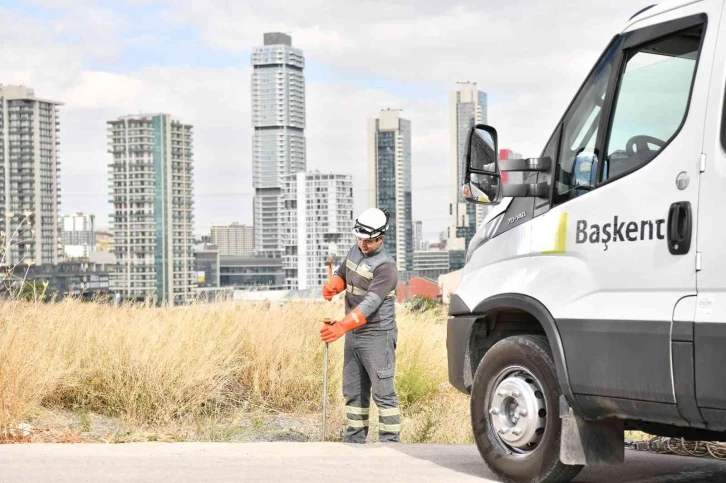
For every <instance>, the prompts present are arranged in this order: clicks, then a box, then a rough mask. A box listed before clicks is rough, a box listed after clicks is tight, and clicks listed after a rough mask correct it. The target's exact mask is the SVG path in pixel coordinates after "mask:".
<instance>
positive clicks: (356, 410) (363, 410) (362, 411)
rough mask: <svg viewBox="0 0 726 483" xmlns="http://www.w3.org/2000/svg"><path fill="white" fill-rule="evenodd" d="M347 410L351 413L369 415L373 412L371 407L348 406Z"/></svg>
mask: <svg viewBox="0 0 726 483" xmlns="http://www.w3.org/2000/svg"><path fill="white" fill-rule="evenodd" d="M345 412H346V413H349V414H362V415H368V414H370V413H371V408H358V407H355V406H346V407H345Z"/></svg>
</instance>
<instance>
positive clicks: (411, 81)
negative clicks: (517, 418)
mask: <svg viewBox="0 0 726 483" xmlns="http://www.w3.org/2000/svg"><path fill="white" fill-rule="evenodd" d="M0 9H2V13H3V14H4V15H5V16H6V17H8V18H13V19H14V22H13V24H12V25H8V26H7V28H6V29H4V32H3V33H2V35H4V36H3V40H4V48H3V51H2V52H0V81H1V82H2V83H3V84H24V85H27V86H31V87H33V88H34V89H35V90H36V92H38V93H41V95H42V96H43V97H48V98H51V99H57V100H59V101H61V102H64V104H65V106H64V108H63V110H62V115H63V127H62V133H61V138H62V148H63V154H62V159H63V166H62V183H63V186H64V189H63V192H62V193H61V206H62V208H63V212H66V213H70V212H75V211H85V212H90V213H94V214H95V215H96V217H97V218H96V219H97V223H98V225H99V228H105V227H104V226H103V225H104V224H105V220H107V218H108V214H109V213H110V210H109V208H108V206H107V200H106V190H105V189H104V188H103V187H104V186H105V180H106V176H105V166H104V163H103V162H102V161H101V160H103V159H104V154H105V132H104V131H103V129H100V128H99V127H98V126H99V124H103V122H104V121H105V120H107V119H113V118H115V117H118V116H120V115H124V114H128V113H134V112H138V111H142V112H149V111H151V112H153V111H157V112H174V113H175V114H176V115H178V116H179V117H180V118H181V119H184V120H185V121H186V122H190V123H192V124H194V125H195V126H198V129H197V132H196V136H195V141H196V144H197V147H198V149H197V150H196V154H197V157H198V159H204V160H207V162H206V163H205V164H204V165H202V164H200V165H199V166H197V172H196V173H195V175H196V180H197V187H198V189H197V193H196V198H195V200H196V202H197V218H198V220H199V222H198V223H197V226H196V230H195V231H196V233H197V234H201V233H208V232H209V229H210V227H211V225H213V224H224V223H229V222H230V221H232V220H238V221H239V222H241V223H248V224H251V223H252V196H253V190H252V187H251V183H250V180H251V177H252V160H251V155H250V153H251V143H252V140H251V139H252V129H251V120H249V113H250V106H251V104H250V99H249V92H250V73H251V67H250V66H249V55H250V53H251V50H252V48H253V47H254V46H255V45H258V44H259V42H260V39H261V38H262V34H263V33H264V32H267V31H281V32H289V33H291V35H292V36H293V37H294V39H295V45H297V46H298V47H299V48H301V49H302V50H303V51H305V54H306V57H307V62H306V83H307V104H308V112H307V116H308V119H307V128H306V138H307V152H308V169H317V170H320V171H321V172H344V173H348V174H351V175H353V176H354V186H355V190H356V208H355V209H356V212H360V211H361V210H362V209H363V208H365V205H366V203H365V200H366V199H367V181H366V179H365V178H366V176H365V167H366V154H365V143H366V132H365V131H366V127H365V119H366V118H367V117H371V116H374V115H375V113H376V112H378V111H379V110H380V109H382V108H386V107H402V108H403V109H404V115H405V117H406V118H408V119H411V120H412V122H413V123H414V125H415V126H416V130H415V134H414V138H413V140H412V149H413V157H414V159H416V160H417V165H416V169H414V173H413V178H412V184H413V192H414V193H422V194H425V195H426V196H425V197H424V196H421V197H419V198H416V195H415V194H414V198H415V199H414V204H413V216H414V218H415V219H420V220H422V221H423V223H424V232H425V238H427V239H432V238H435V237H436V234H437V233H438V232H440V231H443V230H444V229H445V228H446V226H448V223H449V215H448V190H449V186H450V179H448V178H449V177H448V174H447V173H443V171H448V170H447V169H446V168H445V166H446V164H447V160H448V153H449V151H448V134H449V133H448V126H447V119H448V105H447V99H448V95H449V93H450V92H451V90H452V88H453V86H454V83H455V82H456V81H460V80H461V81H465V80H471V81H472V82H474V81H476V82H477V83H478V84H479V86H480V88H481V90H483V91H486V92H488V93H489V95H490V97H489V104H490V106H489V107H490V112H489V117H490V122H491V123H492V124H493V125H494V126H496V127H497V129H498V130H499V132H500V135H501V144H502V146H505V147H512V148H513V149H515V150H516V151H518V152H521V153H522V154H524V155H525V156H537V155H538V154H539V151H540V150H541V148H542V147H543V145H544V143H545V141H546V138H547V137H548V136H549V134H550V131H551V129H552V126H553V125H554V123H555V122H556V120H557V118H559V116H560V115H561V114H562V112H563V111H564V106H565V105H566V103H567V102H568V99H570V98H571V97H572V95H573V94H574V91H575V90H576V89H577V88H578V87H579V82H580V79H581V78H582V77H583V76H584V75H585V74H586V72H587V71H588V70H589V68H590V67H591V66H592V65H593V64H594V62H595V60H596V58H597V55H598V54H599V52H600V51H601V50H602V48H603V46H604V45H605V44H606V43H607V41H608V40H609V35H607V34H606V33H605V32H607V31H609V28H608V27H610V26H616V27H618V28H619V27H620V25H621V23H622V21H623V20H624V19H627V18H628V17H629V16H630V15H632V14H633V13H634V11H635V10H637V6H634V5H632V3H631V2H616V3H615V4H611V5H610V7H609V9H608V10H607V12H606V13H605V15H604V16H599V17H598V18H597V19H591V20H592V21H593V22H594V23H593V24H590V26H591V27H592V30H593V32H594V33H593V35H591V36H588V37H587V38H584V39H579V40H578V49H577V52H573V48H572V46H571V45H562V44H561V43H560V44H556V43H555V42H554V41H552V42H550V41H548V42H544V43H543V42H537V41H536V40H537V39H541V37H542V35H541V33H542V29H543V28H544V27H543V26H544V25H545V23H543V22H542V18H547V19H548V21H547V22H546V25H548V26H549V27H548V28H561V29H563V31H564V29H566V28H567V27H568V26H569V25H570V24H569V19H570V18H572V17H571V16H574V17H577V16H581V17H583V18H586V17H587V16H588V15H587V6H586V5H580V4H577V3H574V2H571V4H568V12H570V14H571V16H567V17H561V18H557V15H555V13H554V12H547V11H543V10H542V9H540V8H533V7H532V6H531V5H529V4H525V3H521V4H519V3H517V4H515V5H512V6H507V7H506V8H504V9H503V10H500V9H494V8H493V7H492V6H486V5H478V4H477V5H471V4H468V3H459V4H447V5H433V4H428V3H427V4H426V5H425V6H423V7H421V8H419V7H417V6H413V5H398V6H395V7H392V9H393V10H392V16H391V17H390V18H389V19H387V20H386V21H382V20H381V19H380V17H379V16H377V15H373V12H374V11H375V9H373V8H372V6H371V5H368V4H365V2H364V3H359V4H357V5H356V6H344V7H341V8H340V9H336V12H328V14H329V15H328V14H325V15H324V14H323V12H316V10H315V8H314V6H311V5H304V4H301V5H300V7H299V8H297V7H296V8H295V9H288V10H287V11H286V10H285V9H283V8H282V7H281V6H276V4H275V3H274V2H273V3H271V4H270V5H266V6H260V7H259V8H256V9H255V10H254V11H247V10H246V7H244V6H242V5H239V6H238V5H222V4H215V6H214V8H212V9H203V10H200V11H196V10H194V9H193V6H192V4H191V3H189V2H180V3H179V4H175V5H173V6H172V5H165V4H159V5H142V4H138V5H121V4H117V3H114V2H110V3H109V4H107V5H105V6H91V5H81V4H80V3H78V2H73V1H72V2H64V3H63V4H59V5H58V6H53V4H52V3H43V4H42V5H29V4H28V5H25V4H18V5H13V6H9V5H3V6H0ZM492 15H502V16H503V17H502V18H507V19H511V18H514V17H515V16H516V18H517V21H516V23H513V21H512V20H507V21H504V22H501V24H500V25H492V24H491V22H490V21H488V20H487V19H488V18H490V17H491V16H492ZM505 15H506V17H505ZM307 19H311V20H312V19H315V23H312V24H311V23H310V22H311V20H307ZM353 19H355V22H352V20H353ZM224 22H228V24H225V23H224ZM478 24H486V25H489V27H488V28H487V29H486V30H485V31H481V29H479V28H477V25H478ZM416 25H436V26H437V27H436V29H435V31H429V30H423V31H422V30H421V29H418V28H416V27H415V26H416ZM371 31H375V32H376V33H377V35H374V36H372V38H371V35H370V32H371ZM27 32H38V35H33V36H28V35H27ZM412 32H417V33H416V34H413V33H412ZM515 32H516V35H515ZM20 39H22V42H21V40H20ZM502 39H511V46H508V45H505V44H506V43H507V42H503V41H502ZM528 42H529V43H530V44H532V45H533V46H534V48H528V49H523V48H522V46H523V45H524V44H526V43H528ZM383 46H386V47H385V48H382V47H383ZM49 49H50V50H49ZM49 54H52V55H49ZM575 54H576V55H575ZM523 66H527V69H535V70H537V72H538V75H537V76H529V75H525V74H526V72H525V71H524V68H523ZM544 93H547V95H546V96H545V95H544ZM525 114H526V115H525ZM524 121H526V122H524ZM439 180H440V181H439ZM89 186H98V187H99V188H98V189H94V190H93V191H91V190H89V188H88V187H89ZM424 198H425V199H424Z"/></svg>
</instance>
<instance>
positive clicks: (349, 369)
mask: <svg viewBox="0 0 726 483" xmlns="http://www.w3.org/2000/svg"><path fill="white" fill-rule="evenodd" d="M397 340H398V329H397V328H393V329H389V330H367V331H362V332H358V333H356V332H354V331H351V332H348V333H346V334H345V349H344V352H343V396H344V397H345V412H346V428H345V437H344V441H345V442H346V443H365V442H366V438H367V436H368V417H369V414H370V406H371V389H373V400H374V401H375V403H376V406H377V407H378V423H379V425H378V439H379V441H381V442H383V443H391V442H399V441H400V433H401V410H400V409H399V407H398V396H397V395H396V389H395V388H394V383H393V381H394V375H395V369H396V343H397Z"/></svg>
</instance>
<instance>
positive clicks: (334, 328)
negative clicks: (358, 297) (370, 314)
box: [320, 307, 366, 342]
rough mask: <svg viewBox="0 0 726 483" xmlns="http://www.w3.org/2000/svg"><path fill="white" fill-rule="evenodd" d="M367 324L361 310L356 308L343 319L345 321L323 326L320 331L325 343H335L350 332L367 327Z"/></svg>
mask: <svg viewBox="0 0 726 483" xmlns="http://www.w3.org/2000/svg"><path fill="white" fill-rule="evenodd" d="M365 323H366V318H365V316H364V315H363V312H361V311H360V309H359V308H358V307H356V308H354V309H353V310H351V311H350V312H348V315H346V316H345V317H343V320H341V321H339V322H333V324H332V325H330V324H325V325H323V327H322V328H321V329H320V338H321V339H322V340H323V342H335V341H336V340H338V339H339V338H340V337H341V336H342V335H343V334H345V333H346V332H348V331H349V330H353V329H355V328H356V327H361V326H363V325H365Z"/></svg>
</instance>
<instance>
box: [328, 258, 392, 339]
mask: <svg viewBox="0 0 726 483" xmlns="http://www.w3.org/2000/svg"><path fill="white" fill-rule="evenodd" d="M336 274H337V275H338V276H340V277H341V278H342V279H343V280H344V281H345V285H346V293H345V313H346V314H347V313H348V312H350V311H351V310H352V309H354V308H355V307H358V308H359V309H360V311H361V312H362V313H363V315H364V316H365V318H366V324H365V325H363V326H362V327H359V328H357V329H354V330H355V331H356V332H361V331H368V330H388V329H393V328H395V327H396V285H397V284H398V268H397V267H396V261H395V260H394V259H393V258H391V256H390V255H388V252H386V250H385V249H384V248H383V244H381V246H380V247H379V248H378V250H376V251H375V252H372V253H369V254H367V255H365V254H363V252H361V251H360V248H358V245H355V246H354V247H353V248H351V249H350V251H349V252H348V255H346V257H345V259H343V261H342V262H341V264H340V267H339V268H338V271H337V272H336Z"/></svg>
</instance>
